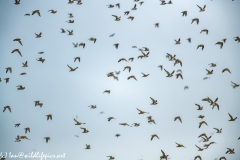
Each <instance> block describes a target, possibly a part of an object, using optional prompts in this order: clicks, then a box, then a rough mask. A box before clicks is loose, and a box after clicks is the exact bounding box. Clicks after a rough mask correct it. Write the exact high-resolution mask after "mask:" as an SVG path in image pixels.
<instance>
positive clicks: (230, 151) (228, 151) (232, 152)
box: [226, 148, 235, 154]
mask: <svg viewBox="0 0 240 160" xmlns="http://www.w3.org/2000/svg"><path fill="white" fill-rule="evenodd" d="M227 149H228V150H227V152H226V154H228V153H229V154H235V152H234V148H233V149H231V148H227Z"/></svg>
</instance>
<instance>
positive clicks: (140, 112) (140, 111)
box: [137, 108, 149, 114]
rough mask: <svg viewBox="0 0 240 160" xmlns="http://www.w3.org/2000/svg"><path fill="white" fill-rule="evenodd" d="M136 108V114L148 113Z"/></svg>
mask: <svg viewBox="0 0 240 160" xmlns="http://www.w3.org/2000/svg"><path fill="white" fill-rule="evenodd" d="M137 110H138V111H139V113H138V114H144V113H147V114H149V112H145V111H142V110H140V109H138V108H137Z"/></svg>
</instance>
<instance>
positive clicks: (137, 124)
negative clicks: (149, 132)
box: [132, 123, 140, 127]
mask: <svg viewBox="0 0 240 160" xmlns="http://www.w3.org/2000/svg"><path fill="white" fill-rule="evenodd" d="M132 125H133V126H134V127H139V126H140V123H133V124H132Z"/></svg>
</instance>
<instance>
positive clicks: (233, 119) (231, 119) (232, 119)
mask: <svg viewBox="0 0 240 160" xmlns="http://www.w3.org/2000/svg"><path fill="white" fill-rule="evenodd" d="M228 115H229V117H230V119H229V120H228V121H235V120H236V119H237V117H235V118H233V117H232V115H231V114H230V113H228Z"/></svg>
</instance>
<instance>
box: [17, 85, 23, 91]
mask: <svg viewBox="0 0 240 160" xmlns="http://www.w3.org/2000/svg"><path fill="white" fill-rule="evenodd" d="M17 87H18V88H17V90H24V89H25V87H23V86H22V85H18V86H17Z"/></svg>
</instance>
